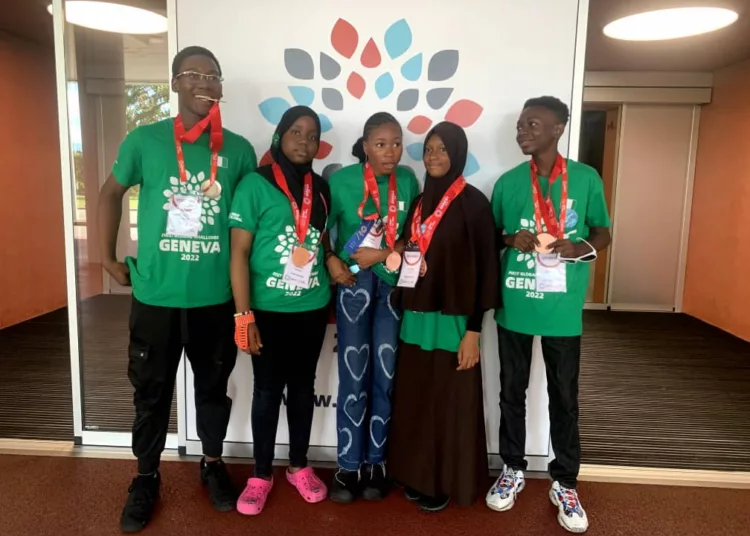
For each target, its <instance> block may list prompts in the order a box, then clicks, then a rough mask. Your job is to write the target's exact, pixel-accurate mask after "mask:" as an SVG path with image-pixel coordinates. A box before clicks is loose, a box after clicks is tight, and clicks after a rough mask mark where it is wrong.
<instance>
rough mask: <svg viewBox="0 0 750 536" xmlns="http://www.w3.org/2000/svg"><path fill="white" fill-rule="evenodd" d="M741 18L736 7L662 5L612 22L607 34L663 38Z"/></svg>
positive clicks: (624, 37)
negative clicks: (673, 6)
mask: <svg viewBox="0 0 750 536" xmlns="http://www.w3.org/2000/svg"><path fill="white" fill-rule="evenodd" d="M737 18H738V15H737V13H735V12H734V11H731V10H729V9H723V8H719V7H680V8H674V9H660V10H658V11H649V12H647V13H639V14H637V15H630V16H629V17H624V18H622V19H618V20H616V21H614V22H610V23H609V24H607V25H606V26H605V27H604V35H606V36H608V37H611V38H613V39H622V40H625V41H663V40H666V39H677V38H680V37H689V36H691V35H700V34H704V33H708V32H713V31H715V30H719V29H721V28H725V27H726V26H729V25H730V24H732V23H734V22H735V21H736V20H737Z"/></svg>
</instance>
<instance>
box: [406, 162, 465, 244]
mask: <svg viewBox="0 0 750 536" xmlns="http://www.w3.org/2000/svg"><path fill="white" fill-rule="evenodd" d="M464 188H466V179H464V177H463V175H462V176H460V177H458V178H457V179H456V180H455V181H453V184H451V185H450V188H448V190H447V191H446V192H445V193H444V194H443V197H442V199H440V203H438V206H437V208H435V211H434V212H433V213H432V214H430V216H429V217H428V218H427V219H426V220H425V221H424V225H425V226H426V227H425V230H424V233H423V232H422V199H420V200H419V204H418V205H417V208H416V209H414V217H413V218H412V220H411V235H412V241H414V242H416V243H417V246H419V251H421V252H422V255H425V254H426V253H427V250H428V249H429V247H430V242H432V237H433V236H434V235H435V230H436V229H437V226H438V224H439V223H440V220H442V219H443V216H445V213H446V212H447V211H448V207H450V206H451V203H453V201H455V199H456V197H458V194H460V193H461V192H462V191H463V190H464Z"/></svg>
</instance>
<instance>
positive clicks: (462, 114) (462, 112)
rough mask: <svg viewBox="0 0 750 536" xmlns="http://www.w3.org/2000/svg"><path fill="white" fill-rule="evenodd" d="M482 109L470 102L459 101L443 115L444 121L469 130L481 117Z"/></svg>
mask: <svg viewBox="0 0 750 536" xmlns="http://www.w3.org/2000/svg"><path fill="white" fill-rule="evenodd" d="M483 111H484V108H482V107H481V106H480V105H479V104H477V103H476V102H474V101H471V100H466V99H464V100H460V101H457V102H455V103H454V104H453V106H451V107H450V109H449V110H448V113H446V114H445V120H446V121H450V122H451V123H455V124H457V125H458V126H460V127H463V128H469V127H470V126H471V125H473V124H474V123H476V121H477V119H479V116H480V115H482V112H483Z"/></svg>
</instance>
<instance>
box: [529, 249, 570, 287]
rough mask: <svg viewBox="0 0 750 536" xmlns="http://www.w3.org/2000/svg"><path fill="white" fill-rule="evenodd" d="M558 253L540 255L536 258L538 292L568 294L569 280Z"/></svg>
mask: <svg viewBox="0 0 750 536" xmlns="http://www.w3.org/2000/svg"><path fill="white" fill-rule="evenodd" d="M566 266H567V265H566V264H565V263H564V262H561V261H560V255H559V254H558V253H539V254H537V258H536V291H537V292H567V291H568V279H567V272H566V269H565V267H566Z"/></svg>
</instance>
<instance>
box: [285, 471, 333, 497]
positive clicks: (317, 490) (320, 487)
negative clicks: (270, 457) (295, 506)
mask: <svg viewBox="0 0 750 536" xmlns="http://www.w3.org/2000/svg"><path fill="white" fill-rule="evenodd" d="M286 479H287V480H288V481H289V483H290V484H291V485H292V486H294V487H295V488H297V491H299V494H300V495H302V498H303V499H305V500H306V501H307V502H309V503H319V502H320V501H323V500H325V498H326V497H327V496H328V488H327V487H326V485H325V484H324V483H323V481H322V480H321V479H319V478H318V476H317V475H316V474H315V472H314V471H313V470H312V468H310V467H305V468H304V469H300V470H299V471H297V472H296V473H290V472H289V471H288V470H287V472H286Z"/></svg>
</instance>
